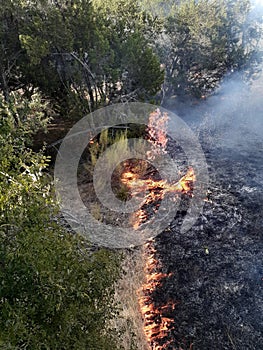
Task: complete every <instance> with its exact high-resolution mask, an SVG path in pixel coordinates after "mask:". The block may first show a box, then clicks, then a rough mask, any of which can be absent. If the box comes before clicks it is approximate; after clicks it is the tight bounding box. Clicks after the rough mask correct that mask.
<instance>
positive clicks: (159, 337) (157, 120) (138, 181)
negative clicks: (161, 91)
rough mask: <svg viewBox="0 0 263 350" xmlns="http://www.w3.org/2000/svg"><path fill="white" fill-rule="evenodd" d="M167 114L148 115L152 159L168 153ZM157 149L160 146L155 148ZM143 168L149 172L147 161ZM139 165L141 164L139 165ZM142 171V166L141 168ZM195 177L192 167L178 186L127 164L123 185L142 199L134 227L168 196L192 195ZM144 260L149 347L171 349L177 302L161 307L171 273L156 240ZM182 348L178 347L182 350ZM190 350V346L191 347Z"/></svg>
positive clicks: (142, 303) (144, 307) (143, 291)
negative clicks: (158, 294) (160, 298)
mask: <svg viewBox="0 0 263 350" xmlns="http://www.w3.org/2000/svg"><path fill="white" fill-rule="evenodd" d="M167 122H168V115H167V114H166V113H163V114H162V113H161V112H160V110H159V109H157V110H156V111H155V112H153V113H151V114H150V116H149V124H148V129H147V131H148V134H149V141H150V143H151V144H152V146H153V147H152V150H151V151H150V152H148V153H147V157H148V159H149V160H153V159H154V158H156V157H159V156H161V155H162V154H164V153H166V145H167V142H168V140H167V135H166V128H167ZM156 146H158V147H156ZM143 162H144V164H143V166H142V168H144V169H146V168H147V166H145V165H146V163H147V162H146V161H143ZM137 165H138V164H137ZM139 168H140V167H139ZM195 180H196V176H195V173H194V169H193V168H191V167H190V168H189V169H188V171H187V172H186V174H185V175H184V176H182V177H181V178H180V179H179V181H177V182H176V183H169V182H168V181H167V180H155V179H153V176H152V177H150V176H145V174H138V172H136V166H135V167H134V168H133V165H132V163H131V162H126V163H125V164H124V171H123V172H122V174H121V182H122V184H123V185H124V186H125V187H126V188H128V189H129V191H130V194H131V196H132V197H137V198H141V205H140V209H139V210H138V211H137V212H136V213H135V214H134V216H133V227H134V229H138V228H139V227H140V226H141V224H142V223H144V222H146V221H147V220H148V219H149V213H148V210H147V209H148V208H149V207H151V209H152V208H153V211H154V212H156V211H158V208H159V206H160V202H161V201H162V199H163V198H164V197H165V196H166V195H167V194H168V193H169V194H174V196H175V197H178V196H179V195H180V194H186V195H189V196H192V195H193V193H192V190H193V185H194V181H195ZM144 258H145V261H146V262H145V269H144V271H145V282H144V284H143V286H142V287H141V289H140V290H139V291H138V298H139V306H140V311H141V314H142V317H143V322H144V333H145V337H146V339H147V341H148V344H149V346H150V348H151V349H153V350H164V349H168V348H170V349H171V347H172V348H173V349H175V346H174V344H175V339H173V336H172V332H173V330H174V319H173V312H174V309H175V307H176V305H177V304H178V303H174V302H173V301H171V300H170V301H168V302H166V303H165V304H161V303H160V301H158V304H157V302H156V300H155V297H154V293H155V292H156V290H158V288H160V287H161V286H162V284H163V283H164V282H165V280H166V279H167V278H169V277H170V276H171V274H164V273H162V272H161V264H160V262H159V260H158V259H157V252H156V250H155V248H154V240H152V241H148V242H147V243H146V244H145V245H144ZM180 349H181V347H179V350H180ZM190 349H191V347H190Z"/></svg>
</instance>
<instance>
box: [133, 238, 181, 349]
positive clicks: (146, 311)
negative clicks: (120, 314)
mask: <svg viewBox="0 0 263 350" xmlns="http://www.w3.org/2000/svg"><path fill="white" fill-rule="evenodd" d="M144 251H145V258H146V264H145V269H144V271H145V283H144V285H143V286H142V287H141V289H140V291H138V294H139V306H140V311H141V314H142V316H143V320H144V334H145V337H146V339H147V341H148V343H149V345H150V346H151V348H152V349H160V350H161V349H165V348H166V347H167V346H168V345H169V344H170V343H171V341H168V340H167V341H166V342H163V340H165V339H166V338H167V337H168V336H169V334H170V332H171V331H172V330H173V329H174V326H173V319H172V318H171V317H169V316H168V315H169V313H171V311H173V310H174V308H175V304H174V303H173V302H172V301H170V302H169V303H168V304H165V305H158V306H157V305H155V301H154V297H153V292H154V291H155V290H156V288H158V287H159V286H160V285H161V284H162V283H163V281H164V279H165V278H167V277H169V276H170V275H167V274H164V273H161V272H159V271H158V270H159V269H160V266H159V268H158V265H160V264H159V262H158V260H157V259H156V250H155V249H154V247H153V242H148V243H146V244H145V246H144ZM160 340H162V343H163V345H162V346H160V345H159V341H160Z"/></svg>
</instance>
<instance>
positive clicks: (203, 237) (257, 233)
mask: <svg viewBox="0 0 263 350" xmlns="http://www.w3.org/2000/svg"><path fill="white" fill-rule="evenodd" d="M262 149H263V147H262V142H259V143H258V144H256V143H255V142H254V147H251V148H246V149H245V150H242V149H234V148H225V147H220V146H218V147H212V148H211V147H207V145H204V151H205V155H206V158H207V164H208V168H209V175H210V184H209V191H208V202H206V203H205V206H204V210H203V214H202V215H201V216H200V217H199V219H198V221H197V222H196V224H195V225H194V226H193V227H192V228H191V229H190V230H189V231H188V232H186V233H184V234H181V233H180V225H181V223H182V221H183V219H184V216H185V213H186V211H187V205H188V203H187V200H185V204H184V205H185V208H183V209H182V210H181V211H178V213H177V216H176V218H175V219H174V221H173V222H172V223H171V225H170V226H169V228H168V229H167V230H166V231H164V232H163V233H162V234H161V235H159V236H158V237H157V238H156V240H155V248H156V250H157V258H158V259H159V260H160V261H161V265H162V272H163V273H167V274H169V277H167V278H166V279H164V281H163V284H162V286H161V287H160V288H159V289H158V290H156V291H155V295H154V300H155V303H156V306H158V305H159V304H162V305H164V304H166V303H168V302H169V301H171V300H172V301H173V302H174V303H178V304H177V305H176V307H175V309H174V310H173V311H172V314H171V312H170V315H169V317H172V318H173V319H174V324H173V325H172V326H171V330H170V333H168V334H169V335H168V336H167V339H161V340H160V341H159V345H162V344H164V343H165V342H169V341H171V343H170V345H168V346H165V347H164V348H165V349H179V348H181V349H195V350H225V349H226V350H230V349H233V350H248V349H251V350H252V349H253V350H254V349H255V350H259V349H263V293H262V292H263V161H262ZM170 152H171V150H170Z"/></svg>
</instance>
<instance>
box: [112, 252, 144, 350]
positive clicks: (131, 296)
mask: <svg viewBox="0 0 263 350" xmlns="http://www.w3.org/2000/svg"><path fill="white" fill-rule="evenodd" d="M143 259H144V258H143V252H142V249H140V248H138V249H136V250H134V251H132V252H128V253H127V255H126V257H125V259H124V261H123V271H124V273H123V275H122V277H121V279H120V280H119V281H118V283H117V285H116V292H115V301H116V303H118V305H119V307H120V315H119V317H118V318H115V319H114V320H112V326H113V327H114V328H115V329H117V330H118V331H119V332H120V333H121V337H120V343H119V348H120V349H124V350H135V349H137V350H149V349H150V348H149V345H148V343H147V341H146V339H145V335H144V332H143V320H142V316H141V313H140V309H139V303H138V290H139V289H140V288H141V286H142V284H143V281H144V260H143Z"/></svg>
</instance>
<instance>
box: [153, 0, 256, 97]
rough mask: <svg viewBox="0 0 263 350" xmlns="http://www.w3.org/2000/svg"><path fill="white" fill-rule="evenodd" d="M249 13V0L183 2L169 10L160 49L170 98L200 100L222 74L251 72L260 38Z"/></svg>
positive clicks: (209, 91) (189, 0)
mask: <svg viewBox="0 0 263 350" xmlns="http://www.w3.org/2000/svg"><path fill="white" fill-rule="evenodd" d="M249 11H250V2H249V0H238V1H236V0H233V1H232V0H220V1H216V0H201V1H198V2H197V1H194V0H183V1H180V2H178V3H177V4H175V5H174V6H172V7H171V11H170V15H169V16H167V17H166V18H165V30H164V32H163V33H162V36H161V37H160V38H159V44H158V46H159V48H158V50H159V53H160V55H161V58H162V59H161V60H162V61H163V63H164V65H165V67H166V85H165V88H166V93H167V94H168V95H169V94H172V93H175V94H177V95H184V94H191V95H195V96H197V97H201V96H202V95H207V94H209V93H211V92H212V91H213V90H214V89H215V87H217V85H218V84H219V83H220V81H221V80H222V78H223V77H224V76H225V74H227V73H228V74H229V73H233V72H235V71H237V70H241V69H244V68H248V67H250V68H253V64H254V63H256V62H257V59H258V57H257V56H256V49H257V45H258V43H259V40H260V37H261V33H260V30H259V26H258V25H257V23H255V22H254V20H253V19H251V18H250V17H249ZM252 29H253V30H252ZM251 31H253V33H254V34H253V35H251Z"/></svg>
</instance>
